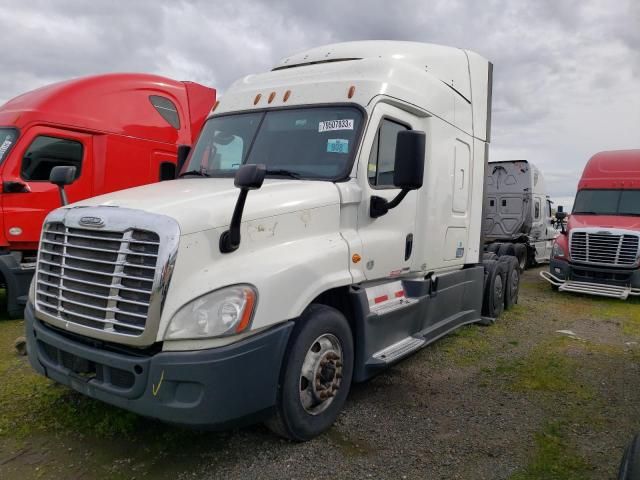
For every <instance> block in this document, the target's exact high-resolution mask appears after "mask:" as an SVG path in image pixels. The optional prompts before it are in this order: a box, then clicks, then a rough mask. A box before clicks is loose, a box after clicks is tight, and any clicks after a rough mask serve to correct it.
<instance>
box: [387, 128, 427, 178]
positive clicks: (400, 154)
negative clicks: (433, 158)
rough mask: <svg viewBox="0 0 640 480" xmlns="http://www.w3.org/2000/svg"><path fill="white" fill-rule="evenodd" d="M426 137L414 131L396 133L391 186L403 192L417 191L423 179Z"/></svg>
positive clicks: (422, 133)
mask: <svg viewBox="0 0 640 480" xmlns="http://www.w3.org/2000/svg"><path fill="white" fill-rule="evenodd" d="M425 143H426V135H425V134H424V132H418V131H416V130H405V131H402V132H398V139H397V141H396V161H395V169H394V172H393V184H394V185H395V186H396V187H398V188H402V189H403V190H418V189H419V188H420V187H422V180H423V177H424V150H425Z"/></svg>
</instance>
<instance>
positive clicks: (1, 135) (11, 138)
mask: <svg viewBox="0 0 640 480" xmlns="http://www.w3.org/2000/svg"><path fill="white" fill-rule="evenodd" d="M17 138H18V131H17V130H16V129H15V128H0V164H1V163H2V162H3V161H4V159H5V158H6V157H7V156H8V155H9V150H11V147H13V144H14V143H16V139H17Z"/></svg>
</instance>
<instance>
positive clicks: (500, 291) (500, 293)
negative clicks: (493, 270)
mask: <svg viewBox="0 0 640 480" xmlns="http://www.w3.org/2000/svg"><path fill="white" fill-rule="evenodd" d="M493 299H494V305H500V304H501V303H502V301H503V299H504V285H503V284H502V276H501V275H496V280H495V282H494V283H493Z"/></svg>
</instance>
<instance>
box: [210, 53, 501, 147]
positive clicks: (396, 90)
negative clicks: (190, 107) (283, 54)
mask: <svg viewBox="0 0 640 480" xmlns="http://www.w3.org/2000/svg"><path fill="white" fill-rule="evenodd" d="M491 69H492V65H491V63H490V62H488V61H487V60H486V59H484V58H482V57H481V56H480V55H478V54H476V53H474V52H472V51H469V50H463V49H459V48H453V47H445V46H442V45H433V44H423V43H413V42H397V41H362V42H347V43H340V44H333V45H326V46H323V47H318V48H314V49H311V50H308V51H305V52H301V53H298V54H295V55H292V56H290V57H287V58H285V59H283V60H281V61H280V62H279V63H278V64H277V65H276V66H275V67H274V68H273V70H272V71H270V72H266V73H261V74H257V75H249V76H247V77H244V78H242V79H240V80H238V81H237V82H235V83H234V84H233V85H232V86H231V87H230V88H229V90H228V91H227V92H226V93H225V96H224V98H223V99H222V100H221V103H220V106H219V108H218V109H217V110H216V114H219V113H226V112H234V111H239V110H242V111H246V110H249V109H264V108H277V107H281V108H282V107H287V106H291V105H308V104H310V103H313V104H321V103H336V101H337V100H339V99H340V98H343V100H344V103H357V104H359V105H361V106H364V107H366V106H367V105H368V104H369V103H370V102H371V101H372V99H374V98H375V97H376V96H379V95H386V96H387V97H389V98H394V99H402V102H401V101H400V100H398V103H403V104H404V105H405V108H410V109H411V108H413V109H414V110H415V113H422V114H424V115H425V116H427V115H433V116H437V117H440V118H442V119H443V120H446V121H447V122H449V123H451V124H453V125H455V126H457V127H458V128H460V129H461V130H463V131H465V132H466V133H469V134H471V135H473V136H474V137H476V138H480V139H482V140H487V141H488V140H489V136H490V131H489V127H488V125H489V122H490V118H489V115H488V114H487V112H488V110H489V109H490V102H491V98H490V96H488V95H487V91H489V92H490V91H491V90H490V89H488V88H487V85H488V84H490V82H491V78H490V77H491ZM474 91H478V92H480V91H481V92H483V94H482V95H476V96H474V94H473V92H474ZM287 92H289V93H288V94H287ZM337 92H342V93H341V94H339V95H336V93H337ZM443 92H446V93H448V94H447V95H443ZM285 97H286V98H285ZM452 98H453V99H454V100H453V101H451V99H452ZM472 104H473V109H472V108H471V105H472ZM424 105H429V110H428V111H427V110H424V109H423V108H422V107H420V106H424Z"/></svg>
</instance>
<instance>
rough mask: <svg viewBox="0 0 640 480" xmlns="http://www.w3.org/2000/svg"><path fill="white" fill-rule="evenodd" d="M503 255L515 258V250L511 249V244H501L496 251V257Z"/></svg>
mask: <svg viewBox="0 0 640 480" xmlns="http://www.w3.org/2000/svg"><path fill="white" fill-rule="evenodd" d="M504 255H512V256H514V257H515V256H516V251H515V248H514V247H513V243H503V244H502V245H500V249H499V250H498V256H499V257H502V256H504Z"/></svg>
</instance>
